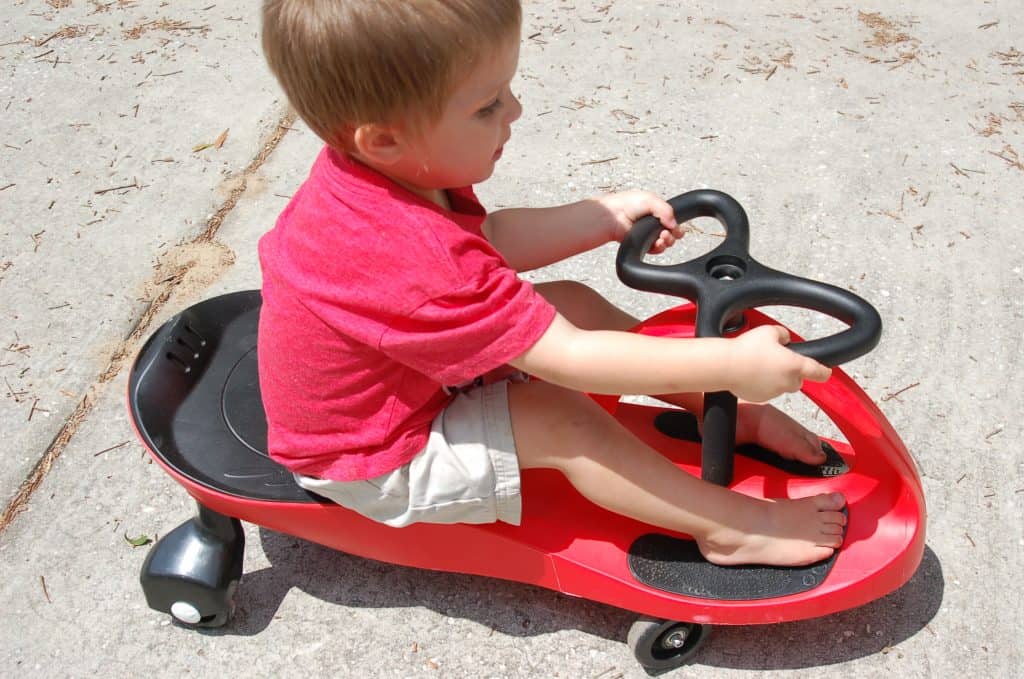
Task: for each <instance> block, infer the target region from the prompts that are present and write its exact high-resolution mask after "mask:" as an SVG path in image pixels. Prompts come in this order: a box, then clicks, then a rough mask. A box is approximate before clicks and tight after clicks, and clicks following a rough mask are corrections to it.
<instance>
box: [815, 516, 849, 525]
mask: <svg viewBox="0 0 1024 679" xmlns="http://www.w3.org/2000/svg"><path fill="white" fill-rule="evenodd" d="M818 518H820V519H821V520H822V521H824V522H825V524H826V525H830V526H839V527H840V528H842V527H843V526H845V525H846V514H843V513H842V512H818Z"/></svg>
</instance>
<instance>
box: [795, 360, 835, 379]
mask: <svg viewBox="0 0 1024 679" xmlns="http://www.w3.org/2000/svg"><path fill="white" fill-rule="evenodd" d="M801 373H802V374H803V376H804V379H805V380H810V381H812V382H824V381H826V380H828V378H829V377H831V376H832V368H829V367H827V366H824V365H822V364H821V363H818V362H817V361H815V360H814V359H813V358H808V359H807V360H806V361H805V362H804V368H803V370H802V371H801Z"/></svg>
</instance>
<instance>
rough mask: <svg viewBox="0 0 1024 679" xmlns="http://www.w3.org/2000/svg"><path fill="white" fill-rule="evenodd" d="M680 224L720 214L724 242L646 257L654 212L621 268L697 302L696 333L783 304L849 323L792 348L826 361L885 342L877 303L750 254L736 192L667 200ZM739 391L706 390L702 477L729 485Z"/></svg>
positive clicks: (639, 226)
mask: <svg viewBox="0 0 1024 679" xmlns="http://www.w3.org/2000/svg"><path fill="white" fill-rule="evenodd" d="M668 202H669V204H670V205H671V206H672V209H673V210H674V211H675V216H676V220H677V221H678V222H679V223H680V224H681V223H683V222H687V221H689V220H691V219H696V218H697V217H714V218H715V219H717V220H718V221H719V222H720V223H721V224H722V225H723V226H724V227H725V240H723V241H722V243H721V245H719V246H718V247H716V248H715V249H713V250H711V252H708V253H707V254H705V255H702V256H700V257H697V258H696V259H691V260H690V261H688V262H684V263H682V264H672V265H668V266H663V265H656V264H649V263H646V262H644V261H643V260H644V255H646V254H647V252H648V251H649V250H650V248H651V245H652V244H653V243H654V241H655V239H656V238H657V236H658V234H659V233H660V232H661V229H662V225H661V222H660V221H658V219H657V218H656V217H653V216H648V217H644V218H643V219H641V220H639V221H638V222H637V223H636V224H634V225H633V228H632V229H630V231H629V233H628V234H627V235H626V237H625V238H624V239H623V240H622V245H621V246H620V247H619V254H618V257H617V258H616V261H615V268H616V270H617V271H618V274H619V278H620V279H622V282H623V283H625V284H626V285H628V286H630V287H632V288H636V289H638V290H645V291H647V292H659V293H663V294H668V295H675V296H677V297H683V298H685V299H688V300H690V301H691V302H694V303H696V305H697V319H696V328H695V334H696V335H697V337H720V336H721V335H722V334H723V333H724V332H726V326H727V325H729V324H732V323H734V322H735V321H734V319H736V318H742V314H743V312H744V311H746V310H747V309H751V308H754V307H758V306H768V305H780V306H794V307H800V308H803V309H811V310H813V311H818V312H821V313H823V314H825V315H827V316H831V317H832V318H835V319H838V320H840V321H842V322H843V323H846V324H847V325H848V326H849V327H848V328H846V329H845V330H841V331H839V332H837V333H835V334H834V335H830V336H828V337H823V338H821V339H815V340H811V341H808V342H793V343H791V344H789V345H788V346H789V348H790V349H792V350H793V351H795V352H797V353H799V354H803V355H804V356H808V357H810V358H813V359H814V360H816V361H818V362H819V363H823V364H824V365H827V366H830V367H831V366H836V365H839V364H840V363H845V362H847V361H851V360H853V359H855V358H857V357H859V356H863V355H864V354H866V353H868V352H869V351H871V350H872V349H874V348H875V345H877V344H878V340H879V338H880V337H881V336H882V319H881V317H880V316H879V315H878V312H877V311H876V310H875V308H874V307H873V306H871V305H870V304H868V303H867V302H865V301H864V300H863V299H861V298H860V297H858V296H857V295H854V294H853V293H852V292H848V291H846V290H842V289H840V288H837V287H835V286H834V285H828V284H826V283H819V282H817V281H812V280H808V279H806V278H800V277H798V276H792V275H790V274H787V273H782V272H781V271H776V270H774V269H770V268H768V267H766V266H764V265H763V264H761V263H759V262H757V261H756V260H755V259H754V258H753V257H751V256H750V225H749V223H748V221H747V214H746V213H745V212H744V211H743V208H742V207H741V206H740V204H739V203H737V202H736V200H735V199H733V198H732V197H731V196H728V195H726V194H724V193H722V192H721V191H712V190H710V189H701V190H698V191H690V192H688V193H684V194H682V195H680V196H676V197H675V198H672V199H671V200H669V201H668ZM736 414H737V410H736V396H735V395H734V394H731V393H729V392H727V391H723V392H713V393H707V394H704V432H703V433H704V435H703V441H702V445H701V477H702V478H703V479H705V480H706V481H710V482H712V483H717V484H719V485H728V484H729V483H730V482H731V480H732V475H733V451H734V449H735V442H736Z"/></svg>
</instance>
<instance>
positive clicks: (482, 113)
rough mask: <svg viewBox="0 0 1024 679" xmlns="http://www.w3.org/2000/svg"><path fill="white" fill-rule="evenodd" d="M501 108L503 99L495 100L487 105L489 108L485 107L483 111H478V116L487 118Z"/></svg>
mask: <svg viewBox="0 0 1024 679" xmlns="http://www.w3.org/2000/svg"><path fill="white" fill-rule="evenodd" d="M499 108H501V99H495V100H494V101H492V102H491V103H489V104H487V106H484V107H483V108H482V109H480V110H479V111H477V112H476V114H477V115H478V116H480V117H482V118H486V117H487V116H489V115H491V114H493V113H494V112H495V111H497V110H498V109H499Z"/></svg>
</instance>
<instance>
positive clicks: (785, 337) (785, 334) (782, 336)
mask: <svg viewBox="0 0 1024 679" xmlns="http://www.w3.org/2000/svg"><path fill="white" fill-rule="evenodd" d="M771 327H772V328H774V329H775V333H776V334H777V335H778V337H779V344H789V341H790V339H791V338H790V336H789V330H786V329H785V328H783V327H782V326H781V325H773V326H771Z"/></svg>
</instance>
